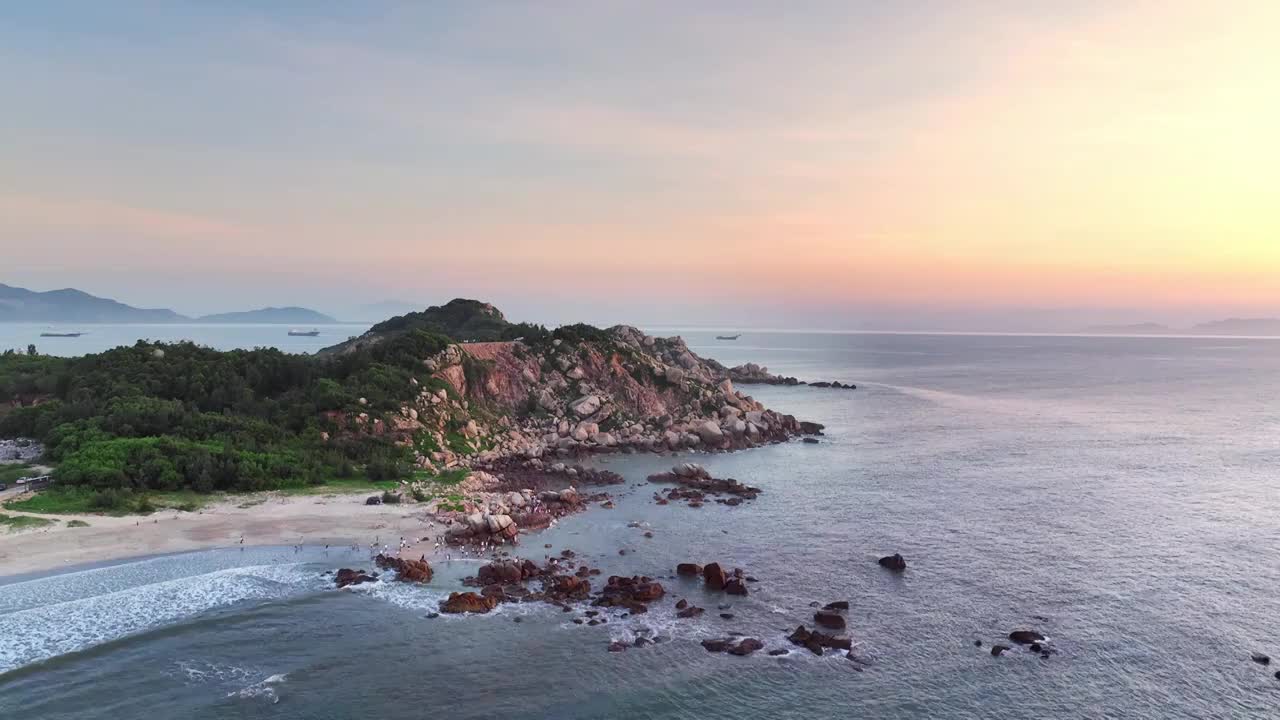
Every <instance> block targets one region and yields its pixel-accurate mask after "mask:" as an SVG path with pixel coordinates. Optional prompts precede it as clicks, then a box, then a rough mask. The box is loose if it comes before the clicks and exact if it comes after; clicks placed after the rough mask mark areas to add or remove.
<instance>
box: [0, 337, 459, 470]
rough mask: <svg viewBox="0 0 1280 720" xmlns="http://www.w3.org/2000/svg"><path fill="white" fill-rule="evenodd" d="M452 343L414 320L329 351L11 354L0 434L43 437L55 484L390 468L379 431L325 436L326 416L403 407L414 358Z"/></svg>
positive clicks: (185, 348) (398, 456)
mask: <svg viewBox="0 0 1280 720" xmlns="http://www.w3.org/2000/svg"><path fill="white" fill-rule="evenodd" d="M449 342H450V340H449V339H448V338H446V337H442V336H440V335H435V334H432V333H429V332H426V331H424V330H420V329H413V330H409V331H407V332H403V333H400V334H397V335H396V336H395V337H392V338H389V339H388V340H387V341H385V342H381V343H378V344H376V345H372V346H370V347H368V348H365V349H360V350H358V351H356V352H351V353H346V354H343V355H340V356H333V357H326V358H316V357H312V356H306V355H291V354H288V353H283V352H280V351H279V350H275V349H256V350H233V351H229V352H222V351H217V350H211V349H208V348H203V347H199V346H196V345H194V344H191V343H178V344H154V343H146V342H139V343H137V344H136V345H134V346H132V347H120V348H116V349H114V350H109V351H107V352H104V353H99V354H95V355H86V356H84V357H79V358H53V357H46V356H41V355H24V354H19V353H6V354H4V355H2V356H0V403H4V405H5V406H7V407H9V408H10V409H8V410H7V411H3V413H2V414H0V436H5V437H8V436H26V437H32V438H36V439H39V440H41V441H42V442H44V443H45V444H46V447H47V450H46V452H47V456H48V458H49V459H50V460H52V461H55V462H57V463H58V469H57V477H58V480H59V482H61V483H64V484H67V485H83V486H89V487H93V488H99V489H105V488H126V489H139V490H141V489H154V490H176V489H184V488H185V489H193V490H197V491H211V490H258V489H266V488H273V487H282V486H285V485H288V484H292V483H306V482H313V483H314V482H322V481H323V480H324V479H326V478H327V477H332V476H337V475H349V474H351V473H352V472H353V468H354V466H356V465H359V466H362V467H363V469H364V470H365V471H366V472H367V473H369V474H371V475H377V476H378V477H379V478H389V477H396V476H398V475H399V474H400V473H401V472H403V470H404V467H405V462H406V461H407V457H406V455H405V453H404V451H403V450H402V449H400V448H397V447H395V446H393V445H392V444H391V443H390V442H388V441H386V440H383V439H380V438H377V437H373V436H359V435H353V434H351V433H347V434H344V435H343V436H342V439H341V441H338V442H330V443H322V442H321V432H322V431H324V430H333V429H334V428H333V427H331V426H330V424H331V422H332V421H330V420H328V419H327V417H328V415H327V414H326V413H329V412H330V411H337V412H339V413H351V412H367V413H369V414H370V415H372V416H374V417H378V416H380V415H386V414H388V413H391V412H394V411H396V410H398V408H399V407H400V406H401V404H402V403H404V402H405V401H407V400H409V399H410V398H411V397H412V395H413V393H414V388H413V387H412V385H411V384H410V382H409V378H410V377H411V376H412V374H413V373H414V371H415V370H419V371H420V368H421V362H422V360H423V359H424V358H427V357H430V356H431V355H434V354H436V353H438V352H440V351H441V350H442V349H444V347H445V346H446V345H447V344H448V343H449ZM361 398H363V399H364V400H365V403H363V404H362V403H360V402H359V401H360V399H361Z"/></svg>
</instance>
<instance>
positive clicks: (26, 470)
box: [0, 463, 32, 485]
mask: <svg viewBox="0 0 1280 720" xmlns="http://www.w3.org/2000/svg"><path fill="white" fill-rule="evenodd" d="M31 473H32V469H31V466H30V465H28V464H26V463H16V464H9V465H0V483H3V484H5V485H12V484H14V483H15V482H17V480H18V478H22V477H27V476H28V475H31Z"/></svg>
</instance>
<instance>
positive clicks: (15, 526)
mask: <svg viewBox="0 0 1280 720" xmlns="http://www.w3.org/2000/svg"><path fill="white" fill-rule="evenodd" d="M52 524H53V521H52V520H46V519H45V518H38V517H29V516H27V515H5V514H3V513H0V527H3V528H7V529H8V530H10V531H11V532H12V531H17V530H28V529H31V528H39V527H44V526H45V525H52Z"/></svg>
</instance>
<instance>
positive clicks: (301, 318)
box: [196, 307, 338, 325]
mask: <svg viewBox="0 0 1280 720" xmlns="http://www.w3.org/2000/svg"><path fill="white" fill-rule="evenodd" d="M196 322H202V323H277V324H280V325H326V324H330V323H336V322H338V321H337V320H334V319H333V318H331V317H329V316H328V315H325V314H324V313H321V312H316V311H315V310H308V309H307V308H302V307H280V308H277V307H268V308H262V309H261V310H247V311H245V312H229V313H218V314H217V315H205V316H203V317H198V318H196Z"/></svg>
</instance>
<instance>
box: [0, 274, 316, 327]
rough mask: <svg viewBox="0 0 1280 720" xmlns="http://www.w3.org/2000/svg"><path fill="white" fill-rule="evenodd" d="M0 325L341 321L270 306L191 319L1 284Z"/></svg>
mask: <svg viewBox="0 0 1280 720" xmlns="http://www.w3.org/2000/svg"><path fill="white" fill-rule="evenodd" d="M0 322H48V323H82V324H95V323H157V324H159V323H190V322H198V323H211V324H216V323H269V324H280V325H330V324H333V323H336V322H338V321H337V320H335V319H334V318H332V317H330V316H328V315H325V314H324V313H320V312H316V311H315V310H309V309H307V308H302V307H279V308H277V307H267V308H262V309H260V310H249V311H245V312H229V313H218V314H215V315H205V316H202V317H198V318H191V317H188V316H186V315H180V314H178V313H176V312H174V311H172V310H167V309H161V308H138V307H134V306H132V305H126V304H124V303H122V302H118V301H116V300H111V299H109V298H101V297H97V296H95V295H90V294H89V293H87V292H84V291H83V290H76V289H73V288H65V289H62V290H49V291H46V292H37V291H35V290H28V289H26V288H20V287H13V286H11V285H4V284H2V283H0Z"/></svg>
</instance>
